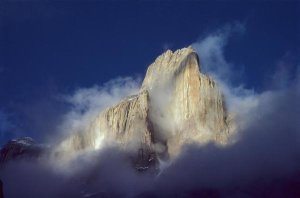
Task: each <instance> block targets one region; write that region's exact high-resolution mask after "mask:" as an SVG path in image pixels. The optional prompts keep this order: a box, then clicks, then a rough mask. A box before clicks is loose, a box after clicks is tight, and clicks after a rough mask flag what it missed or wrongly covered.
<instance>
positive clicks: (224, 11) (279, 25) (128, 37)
mask: <svg viewBox="0 0 300 198" xmlns="http://www.w3.org/2000/svg"><path fill="white" fill-rule="evenodd" d="M299 13H300V5H299V1H244V2H243V3H241V2H239V1H186V2H183V1H181V2H179V1H130V2H129V1H112V2H108V1H96V0H95V1H71V0H69V1H54V2H50V1H42V0H41V1H39V0H36V1H27V0H24V1H19V2H18V1H8V0H6V1H5V0H4V1H1V2H0V112H2V114H3V115H5V116H2V117H5V118H2V119H1V115H0V125H2V127H0V130H1V128H2V130H10V131H11V132H9V133H8V132H6V133H5V134H6V135H5V136H2V139H3V140H4V139H8V138H10V137H11V136H13V134H15V132H14V130H18V131H22V132H23V133H25V134H26V133H28V134H29V135H32V134H35V136H37V138H38V135H36V134H38V133H39V132H38V130H43V129H42V127H38V126H36V125H39V124H37V120H38V119H36V118H32V115H33V114H35V115H38V116H37V117H39V118H40V121H41V122H43V124H42V125H46V126H47V128H49V126H51V125H55V123H56V121H55V119H53V118H55V117H57V116H58V115H60V113H61V112H63V111H64V110H65V108H64V105H63V104H60V103H57V102H55V99H54V97H55V96H56V95H57V94H60V93H72V92H73V91H74V90H76V89H77V88H78V87H91V86H93V85H95V84H102V83H104V82H106V81H108V80H110V79H112V78H115V77H118V76H132V75H136V74H138V75H144V74H145V71H146V69H147V66H148V65H149V64H150V63H151V62H152V61H153V60H154V58H155V57H156V56H158V55H159V54H160V53H162V52H163V50H164V48H165V47H166V46H167V47H169V48H171V49H172V50H175V49H177V48H182V47H185V46H188V45H190V44H191V43H193V42H195V41H197V39H198V38H199V37H201V36H203V35H205V34H209V33H210V32H213V31H215V30H216V29H218V28H220V27H222V26H224V25H225V24H230V23H234V22H241V23H243V24H245V29H246V30H245V32H244V33H243V34H242V35H239V36H236V37H234V38H230V42H229V44H228V46H227V47H226V51H225V57H226V59H227V60H228V61H229V62H232V63H234V65H237V66H242V67H243V68H236V69H237V70H241V69H242V70H243V71H244V75H243V78H242V79H240V80H242V81H243V83H244V84H245V85H246V86H247V87H249V88H254V89H255V90H257V91H260V90H262V89H264V88H265V87H266V85H267V84H268V80H269V79H270V78H271V76H272V75H273V73H274V71H275V70H276V69H277V67H278V62H280V61H285V62H286V63H288V64H286V65H288V71H290V73H291V75H293V73H294V72H295V70H296V66H297V65H298V64H299V49H298V46H299V35H300V31H299V23H300V16H299ZM1 122H2V123H1ZM8 123H9V124H8ZM4 124H5V125H6V126H7V125H11V126H12V127H10V128H9V127H4ZM48 125H49V126H48ZM24 131H25V132H24ZM33 136H34V135H33ZM0 142H1V141H0Z"/></svg>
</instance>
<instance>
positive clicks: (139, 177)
mask: <svg viewBox="0 0 300 198" xmlns="http://www.w3.org/2000/svg"><path fill="white" fill-rule="evenodd" d="M243 31H246V27H245V26H244V25H243V24H240V23H235V24H229V25H226V26H224V27H222V28H221V29H219V30H217V31H215V32H213V33H210V34H208V35H203V36H201V37H200V39H199V41H196V42H195V43H193V44H192V46H193V47H194V49H195V50H196V51H197V52H198V54H199V56H200V63H201V71H202V72H204V73H207V74H209V75H211V76H213V78H214V79H216V81H217V83H218V85H219V86H220V87H221V90H222V91H223V93H224V96H225V101H226V105H227V108H228V112H229V113H230V115H231V116H233V118H234V119H235V121H236V124H237V129H236V133H235V134H234V135H233V136H232V141H231V144H229V145H227V146H225V147H223V146H222V147H220V146H218V145H215V144H214V143H207V144H204V145H203V144H201V145H198V144H191V145H186V146H185V147H184V148H183V149H182V151H181V154H180V155H179V156H178V157H177V158H175V159H172V161H161V162H160V169H159V174H150V173H143V174H141V173H138V172H136V171H135V169H134V168H132V164H131V162H130V160H129V159H128V157H127V156H128V153H126V151H124V150H122V149H120V148H118V146H116V145H106V146H105V147H103V148H102V149H99V150H94V151H88V152H81V153H78V155H76V157H75V158H72V159H71V160H70V161H68V162H67V163H65V164H63V166H61V163H60V161H59V160H58V159H57V158H56V157H55V156H53V155H52V154H51V153H48V154H46V155H45V156H43V157H41V158H39V159H37V160H30V161H26V160H21V161H11V162H9V163H8V164H6V165H5V167H3V168H2V169H0V176H1V179H2V180H3V183H4V193H5V197H33V198H34V197H147V196H148V197H265V196H268V197H296V196H299V195H300V192H299V190H297V188H298V187H299V186H300V179H299V174H300V166H299V164H300V123H299V114H300V108H299V106H300V69H299V66H298V67H297V68H298V70H297V74H295V76H294V78H289V79H288V80H287V78H286V77H284V76H281V75H286V72H289V71H285V72H283V71H282V70H280V71H274V74H273V76H274V77H276V78H274V80H275V81H276V83H277V84H280V85H282V84H284V85H288V86H279V87H273V88H272V89H266V90H264V91H261V92H259V93H258V92H256V91H255V90H253V89H246V88H244V85H243V83H242V82H240V83H236V82H235V83H233V81H235V80H233V79H235V77H234V75H235V72H234V71H232V68H233V66H234V63H230V62H228V61H227V60H226V58H225V55H224V51H225V50H226V45H227V44H228V43H229V42H230V39H229V38H230V37H229V35H232V34H243ZM281 64H284V62H282V63H281ZM281 69H282V68H281ZM280 81H284V82H282V83H281V82H280ZM270 83H273V82H270ZM273 84H274V83H273ZM139 86H140V79H139V78H137V79H135V78H131V77H127V78H118V79H116V80H112V81H110V82H108V83H107V84H105V85H103V86H95V87H92V88H82V89H78V90H77V91H75V92H74V94H72V95H62V96H61V98H62V99H63V100H64V101H66V102H68V103H69V104H70V105H71V106H72V108H71V110H70V111H69V112H66V113H65V115H64V116H63V120H62V122H61V124H60V125H59V126H58V128H57V130H58V131H59V133H58V134H59V135H58V136H56V137H53V139H51V141H49V142H51V144H54V146H55V143H57V142H59V141H61V140H62V139H63V138H65V137H67V136H68V135H70V134H72V133H77V132H80V131H84V130H85V128H86V127H87V125H88V124H90V123H91V122H92V121H93V119H94V118H95V116H96V115H97V114H98V113H99V112H100V111H101V110H104V109H105V108H107V107H109V106H111V105H114V104H116V103H117V102H118V101H120V100H121V99H122V98H124V97H125V96H128V95H132V94H135V93H137V92H138V90H139ZM155 94H159V92H157V93H155ZM160 125H162V126H163V127H165V128H169V127H170V126H169V122H168V123H163V122H162V123H160Z"/></svg>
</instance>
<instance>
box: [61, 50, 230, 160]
mask: <svg viewBox="0 0 300 198" xmlns="http://www.w3.org/2000/svg"><path fill="white" fill-rule="evenodd" d="M230 125H231V123H230V121H229V119H228V115H227V112H226V108H225V102H224V98H223V95H222V93H221V91H220V89H219V88H218V86H217V83H216V82H215V81H214V80H213V79H212V78H210V77H209V76H208V75H206V74H204V73H202V72H201V66H200V64H199V58H198V55H197V53H196V52H195V51H194V50H193V49H192V48H191V47H188V48H183V49H180V50H177V51H175V52H172V51H170V50H168V51H166V52H164V53H163V54H162V55H160V56H159V57H158V58H156V60H155V61H154V62H153V63H152V64H151V65H150V66H149V67H148V70H147V72H146V76H145V78H144V81H143V83H142V85H141V88H140V91H139V93H137V94H136V95H132V96H128V97H126V98H124V99H123V100H122V101H120V102H119V103H118V104H117V105H115V106H113V107H109V108H107V109H106V110H104V111H103V112H99V115H98V116H97V117H96V118H95V119H94V121H93V122H92V123H91V124H90V125H89V126H88V128H86V130H85V131H82V132H80V133H76V134H73V135H72V136H70V137H68V138H67V139H66V140H64V141H63V142H62V143H61V145H60V148H62V149H63V150H65V151H78V150H85V149H98V148H100V147H101V146H102V145H103V143H104V142H111V143H115V144H117V145H119V146H120V147H121V148H123V149H126V150H128V151H133V152H136V153H139V155H141V156H143V158H145V160H146V161H149V160H151V159H152V158H153V156H154V155H155V156H161V157H166V156H167V157H171V158H173V157H176V156H177V155H178V154H179V152H180V149H181V148H182V146H183V145H185V144H189V143H198V144H199V143H200V144H203V143H207V142H215V143H216V144H222V145H223V144H226V143H227V141H228V137H229V135H230V133H231V126H230Z"/></svg>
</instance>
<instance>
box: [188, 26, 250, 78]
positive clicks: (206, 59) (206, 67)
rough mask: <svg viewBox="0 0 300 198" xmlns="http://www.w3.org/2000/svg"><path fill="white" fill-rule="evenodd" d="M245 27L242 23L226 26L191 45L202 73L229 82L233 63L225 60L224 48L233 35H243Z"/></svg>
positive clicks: (232, 74)
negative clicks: (196, 53) (196, 54)
mask: <svg viewBox="0 0 300 198" xmlns="http://www.w3.org/2000/svg"><path fill="white" fill-rule="evenodd" d="M245 31H246V27H245V25H244V24H242V23H238V22H236V23H233V24H227V25H225V26H223V27H222V28H220V29H218V30H216V31H215V32H213V33H210V34H208V35H203V36H201V37H200V39H199V40H198V41H197V42H195V43H193V44H192V47H193V48H194V49H195V50H196V51H197V52H198V54H199V56H200V57H199V58H200V64H201V70H202V72H205V73H209V74H210V75H211V76H213V77H214V78H217V79H220V80H222V81H226V82H227V83H228V82H231V81H232V80H233V77H234V75H236V71H234V72H233V70H232V69H233V63H230V62H228V61H227V60H226V57H225V54H224V48H225V47H226V45H227V44H228V42H229V39H230V37H231V36H232V35H233V34H243V33H244V32H245Z"/></svg>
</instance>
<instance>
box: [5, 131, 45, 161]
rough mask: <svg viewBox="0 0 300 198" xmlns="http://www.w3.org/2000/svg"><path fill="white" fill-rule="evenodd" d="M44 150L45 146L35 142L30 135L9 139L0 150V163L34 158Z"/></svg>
mask: <svg viewBox="0 0 300 198" xmlns="http://www.w3.org/2000/svg"><path fill="white" fill-rule="evenodd" d="M45 150H46V147H45V146H42V145H39V144H36V143H35V142H34V140H33V139H32V138H30V137H22V138H19V139H14V140H10V141H9V142H7V143H6V144H5V145H4V146H3V148H1V150H0V164H1V163H4V162H7V161H9V160H13V159H19V158H26V159H28V158H36V157H39V156H40V155H41V154H42V153H43V152H44V151H45Z"/></svg>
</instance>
